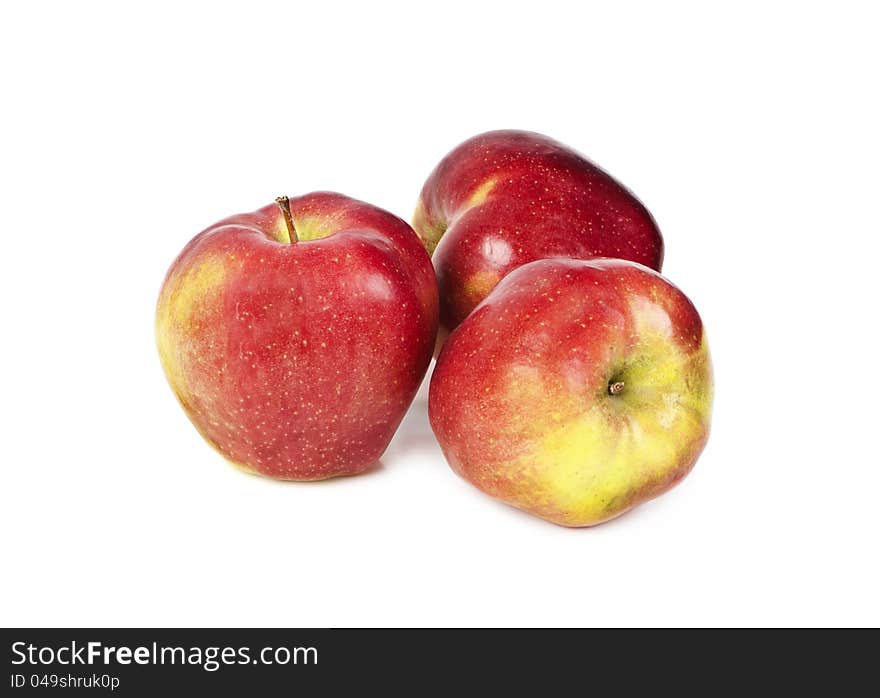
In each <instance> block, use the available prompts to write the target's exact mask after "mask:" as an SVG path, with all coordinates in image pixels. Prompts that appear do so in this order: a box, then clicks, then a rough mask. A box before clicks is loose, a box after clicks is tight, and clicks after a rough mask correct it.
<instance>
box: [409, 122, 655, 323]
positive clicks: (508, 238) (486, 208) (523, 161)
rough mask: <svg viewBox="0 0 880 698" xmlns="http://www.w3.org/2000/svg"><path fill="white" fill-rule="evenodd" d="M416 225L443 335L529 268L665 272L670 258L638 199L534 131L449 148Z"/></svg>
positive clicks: (429, 184) (427, 186)
mask: <svg viewBox="0 0 880 698" xmlns="http://www.w3.org/2000/svg"><path fill="white" fill-rule="evenodd" d="M413 227H414V228H415V230H416V232H417V233H418V234H419V237H421V238H422V241H423V242H424V244H425V247H426V248H427V250H428V251H429V252H431V253H432V254H433V261H434V267H435V269H436V271H437V279H438V282H439V285H440V328H441V338H442V336H444V335H445V333H446V332H448V331H451V330H452V329H454V328H455V327H456V326H457V325H458V324H459V323H460V322H461V321H462V320H464V318H465V317H467V315H468V313H470V312H471V310H473V309H474V307H475V306H476V305H477V303H479V302H480V301H482V300H483V298H485V297H486V295H487V294H488V293H489V291H491V290H492V288H494V286H495V284H497V283H498V281H499V280H501V279H502V278H503V277H504V276H505V275H506V274H507V273H509V272H510V271H511V270H513V269H515V268H516V267H518V266H521V265H522V264H525V263H526V262H531V261H534V260H536V259H543V258H545V257H552V256H565V257H575V258H579V259H590V258H594V257H617V258H620V259H628V260H632V261H634V262H639V263H641V264H644V265H646V266H649V267H651V268H653V269H656V270H657V271H659V270H660V266H661V264H662V262H663V238H662V237H661V235H660V231H659V230H658V228H657V225H656V224H655V223H654V219H653V218H652V217H651V214H650V213H648V211H647V209H646V208H645V207H644V206H643V205H642V204H641V203H640V202H639V200H638V199H636V198H635V197H634V196H633V195H632V194H631V193H630V192H629V191H627V190H626V189H625V188H624V187H623V186H622V185H621V184H619V183H618V182H617V181H616V180H615V179H613V178H612V177H611V176H610V175H608V174H606V173H605V172H603V171H602V170H600V169H599V168H598V167H597V166H596V165H594V164H593V163H591V162H590V161H589V160H587V159H586V158H584V157H583V156H581V155H579V154H578V153H576V152H575V151H573V150H571V149H570V148H568V147H566V146H564V145H562V144H561V143H557V142H556V141H554V140H551V139H550V138H547V137H546V136H542V135H539V134H537V133H529V132H525V131H492V132H489V133H484V134H482V135H480V136H476V137H474V138H471V139H470V140H468V141H465V142H464V143H462V144H461V145H459V146H458V147H457V148H455V149H454V150H453V151H452V152H450V153H449V154H448V155H447V156H446V157H445V158H443V160H442V161H441V162H440V164H439V165H437V167H436V168H435V169H434V171H433V172H432V173H431V175H430V177H428V180H427V182H425V185H424V187H423V189H422V193H421V197H420V199H419V204H418V207H417V209H416V213H415V216H414V219H413ZM435 248H436V249H435Z"/></svg>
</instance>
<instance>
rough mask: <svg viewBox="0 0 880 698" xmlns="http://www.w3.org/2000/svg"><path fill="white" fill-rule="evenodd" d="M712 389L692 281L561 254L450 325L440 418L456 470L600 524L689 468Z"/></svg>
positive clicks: (560, 519)
mask: <svg viewBox="0 0 880 698" xmlns="http://www.w3.org/2000/svg"><path fill="white" fill-rule="evenodd" d="M615 384H617V385H618V388H619V389H620V392H619V394H612V389H611V386H612V385H615ZM712 391H713V388H712V368H711V360H710V357H709V351H708V345H707V343H706V338H705V335H704V332H703V325H702V322H701V320H700V316H699V314H698V313H697V311H696V309H695V308H694V306H693V305H692V304H691V302H690V301H689V300H688V299H687V297H686V296H685V295H684V294H683V293H682V292H681V291H680V290H678V289H677V288H676V287H675V286H673V285H672V284H671V283H669V282H668V281H667V280H666V279H665V278H663V277H662V276H660V275H659V274H658V273H656V272H654V271H652V270H650V269H648V268H647V267H644V266H642V265H640V264H636V263H633V262H626V261H622V260H608V259H597V260H592V261H584V260H573V259H562V258H558V259H547V260H541V261H536V262H532V263H530V264H527V265H524V266H522V267H520V268H519V269H517V270H515V271H513V272H511V273H510V274H509V275H508V276H507V277H505V278H504V280H502V281H501V283H499V284H498V286H497V287H496V288H495V289H494V290H493V291H492V292H491V293H490V294H489V295H488V296H487V298H486V299H485V300H484V301H483V302H482V303H481V304H480V305H479V306H478V307H477V308H476V309H475V310H474V311H473V313H471V315H470V316H469V317H468V318H467V319H466V320H465V321H464V322H463V323H462V324H461V325H459V327H458V328H457V329H456V330H455V331H454V332H452V334H451V335H450V336H449V338H448V339H447V341H446V344H445V346H444V347H443V350H442V351H441V353H440V356H439V357H438V360H437V365H436V367H435V369H434V372H433V375H432V377H431V386H430V394H429V415H430V420H431V426H432V428H433V430H434V433H435V435H436V436H437V440H438V441H439V442H440V446H441V448H442V450H443V453H444V455H445V456H446V458H447V460H448V461H449V464H450V465H451V467H452V469H453V470H454V471H455V472H457V473H458V474H459V475H461V476H462V477H464V478H465V479H466V480H468V481H469V482H471V483H472V484H474V485H476V486H477V487H478V488H479V489H480V490H482V491H483V492H485V493H487V494H489V495H491V496H492V497H495V498H497V499H500V500H501V501H504V502H506V503H508V504H511V505H513V506H516V507H519V508H521V509H523V510H525V511H527V512H530V513H532V514H535V515H537V516H540V517H542V518H544V519H547V520H549V521H552V522H554V523H557V524H561V525H564V526H591V525H594V524H597V523H601V522H603V521H607V520H608V519H611V518H614V517H615V516H619V515H620V514H622V513H623V512H625V511H627V510H628V509H631V508H632V507H634V506H636V505H637V504H639V503H641V502H644V501H646V500H648V499H651V498H653V497H656V496H658V495H660V494H662V493H663V492H665V491H666V490H668V489H669V488H671V487H672V486H673V485H675V484H676V483H678V482H679V481H680V480H681V479H682V478H684V477H685V475H687V474H688V473H689V472H690V470H691V468H692V467H693V466H694V463H695V462H696V460H697V457H698V456H699V454H700V452H701V451H702V449H703V447H704V446H705V444H706V441H707V439H708V435H709V423H710V416H711V404H712Z"/></svg>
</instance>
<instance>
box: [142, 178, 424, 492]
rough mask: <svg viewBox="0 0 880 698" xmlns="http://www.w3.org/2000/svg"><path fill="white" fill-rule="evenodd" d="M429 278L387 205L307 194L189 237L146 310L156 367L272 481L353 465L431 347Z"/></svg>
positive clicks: (204, 424) (398, 406)
mask: <svg viewBox="0 0 880 698" xmlns="http://www.w3.org/2000/svg"><path fill="white" fill-rule="evenodd" d="M436 329H437V287H436V280H435V277H434V272H433V269H432V268H431V262H430V258H429V257H428V255H427V253H426V252H425V250H424V248H423V247H422V245H421V244H420V242H419V239H418V238H417V237H416V235H415V234H414V232H413V230H412V229H411V228H410V226H409V225H407V223H406V222H404V221H402V220H401V219H399V218H398V217H396V216H394V215H392V214H390V213H388V212H386V211H383V210H381V209H379V208H376V207H374V206H371V205H369V204H366V203H363V202H360V201H356V200H354V199H350V198H348V197H345V196H342V195H340V194H333V193H327V192H319V193H314V194H309V195H306V196H302V197H298V198H292V199H289V200H288V199H287V198H286V197H280V198H279V199H278V200H277V202H276V203H274V204H271V205H269V206H266V207H264V208H261V209H259V210H258V211H255V212H253V213H247V214H242V215H237V216H233V217H231V218H227V219H225V220H223V221H220V222H219V223H217V224H215V225H213V226H211V227H210V228H208V229H207V230H205V231H204V232H202V233H200V234H199V235H197V236H196V237H195V238H194V239H193V240H192V241H191V242H190V243H189V244H188V245H187V246H186V248H185V249H184V250H183V252H181V253H180V255H179V256H178V257H177V259H176V260H175V261H174V263H173V264H172V265H171V268H170V270H169V271H168V274H167V276H166V278H165V282H164V284H163V286H162V290H161V293H160V296H159V302H158V307H157V309H156V339H157V343H158V348H159V356H160V358H161V361H162V367H163V368H164V370H165V374H166V376H167V378H168V382H169V383H170V384H171V387H172V389H173V390H174V393H175V394H176V395H177V398H178V400H179V401H180V404H181V405H182V406H183V409H184V410H185V411H186V414H187V415H188V416H189V418H190V420H191V421H192V423H193V424H194V425H195V427H196V428H197V429H198V431H199V432H200V433H201V434H202V436H203V437H204V438H205V440H207V441H208V443H210V444H211V445H212V446H214V448H216V449H217V450H218V451H219V452H220V453H221V454H222V455H223V456H225V457H226V458H227V459H228V460H230V461H231V462H233V463H235V464H236V465H239V466H241V467H242V468H244V469H247V470H250V471H253V472H256V473H260V474H262V475H268V476H271V477H275V478H280V479H289V480H318V479H323V478H328V477H333V476H337V475H351V474H355V473H359V472H361V471H363V470H365V469H367V468H368V467H369V466H370V465H371V464H372V463H374V462H375V461H376V460H377V459H378V458H379V457H380V456H381V454H382V452H383V451H384V450H385V448H386V446H387V445H388V442H389V441H390V440H391V437H392V436H393V434H394V432H395V430H396V429H397V426H398V425H399V424H400V421H401V419H402V418H403V415H404V413H405V412H406V410H407V408H408V406H409V404H410V402H411V401H412V399H413V397H414V396H415V393H416V390H417V389H418V387H419V384H420V383H421V381H422V379H423V377H424V375H425V371H426V369H427V367H428V364H429V362H430V359H431V353H432V350H433V347H434V338H435V334H436Z"/></svg>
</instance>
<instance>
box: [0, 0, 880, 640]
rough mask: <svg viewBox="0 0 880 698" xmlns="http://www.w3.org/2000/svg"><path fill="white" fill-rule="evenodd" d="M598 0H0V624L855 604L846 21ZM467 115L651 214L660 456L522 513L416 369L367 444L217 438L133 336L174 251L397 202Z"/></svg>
mask: <svg viewBox="0 0 880 698" xmlns="http://www.w3.org/2000/svg"><path fill="white" fill-rule="evenodd" d="M609 5H611V3H599V4H597V5H594V6H588V5H586V4H583V3H573V2H566V3H555V2H550V1H548V0H542V2H540V3H524V4H518V3H515V2H511V1H510V0H508V1H507V2H501V3H480V2H473V1H470V2H465V3H457V2H451V1H450V0H444V2H441V3H432V4H430V5H427V4H425V5H422V4H419V3H412V2H411V3H399V4H388V3H359V4H352V5H348V6H344V5H338V4H334V3H330V2H315V3H308V4H305V3H302V4H297V3H292V2H286V3H277V4H264V3H260V2H249V3H246V6H247V10H239V11H233V10H231V9H228V8H226V7H224V6H223V5H222V4H218V3H210V4H206V5H204V6H201V7H200V6H197V5H195V4H193V5H192V6H190V5H189V4H184V3H169V4H167V5H166V4H162V3H155V2H152V3H144V5H143V7H142V8H141V9H132V8H131V7H127V4H126V3H106V4H98V3H89V2H83V3H60V2H59V3H57V4H49V3H40V2H33V3H16V4H15V5H13V4H12V3H6V4H4V5H3V9H2V10H0V79H2V95H0V101H2V107H0V121H2V129H0V208H2V215H0V221H2V241H0V250H2V251H0V261H2V274H0V290H2V321H0V333H2V343H0V371H2V386H0V389H2V403H0V404H2V407H0V409H2V420H0V423H2V443H0V461H2V464H0V468H2V471H0V472H2V484H0V538H2V559H3V572H2V574H0V622H2V624H3V625H92V626H101V625H110V626H117V625H151V626H152V625H209V626H222V625H255V626H287V625H308V626H326V625H333V626H339V625H397V624H407V625H408V624H415V625H423V624H431V625H433V624H440V625H456V624H464V625H521V624H525V625H542V624H552V625H643V624H648V625H656V624H662V625H691V624H698V625H703V624H708V625H717V624H733V625H750V624H758V625H765V624H769V625H787V624H794V625H813V624H820V625H826V624H855V625H876V624H878V623H880V604H878V594H877V589H878V583H880V575H878V554H877V549H878V541H877V537H878V532H880V525H878V524H880V520H878V514H877V511H878V505H877V501H878V497H880V458H878V455H877V443H878V441H877V432H878V425H877V420H878V416H880V410H878V395H880V392H878V391H880V386H878V377H877V368H876V366H877V360H878V343H877V320H878V310H877V301H878V292H877V283H876V279H877V270H876V266H875V259H876V257H877V254H878V252H880V243H878V233H880V224H878V196H880V194H878V192H880V186H878V185H880V177H878V156H880V148H878V135H877V134H878V124H880V110H878V82H877V80H878V77H877V70H878V65H880V51H878V48H877V46H878V44H877V28H878V19H877V17H876V16H875V15H874V14H873V13H872V11H871V10H870V8H871V4H870V3H864V4H855V3H852V4H850V3H843V2H838V3H827V4H826V6H825V9H821V8H819V7H818V5H812V4H806V3H792V4H790V5H789V4H782V3H763V2H762V3H754V4H751V3H737V4H735V5H731V6H730V9H729V10H727V11H723V10H720V9H711V7H710V5H713V4H711V3H693V4H674V5H666V4H665V3H664V4H663V5H664V6H663V7H660V6H659V5H660V4H657V6H654V4H648V3H645V4H630V3H613V5H614V7H613V8H610V7H608V6H609ZM494 128H526V129H532V130H537V131H541V132H544V133H546V134H548V135H551V136H553V137H555V138H557V139H559V140H562V141H563V142H566V143H568V144H570V145H572V146H574V147H576V148H578V149H579V150H581V151H582V152H584V153H586V154H587V155H588V156H589V157H591V158H592V159H594V160H595V161H596V162H597V163H599V164H600V165H602V166H603V167H605V168H606V169H607V170H609V171H610V172H611V173H613V174H614V175H616V176H617V177H618V178H620V179H621V181H623V182H624V183H625V184H626V185H627V186H629V187H630V188H632V189H633V190H634V191H635V192H636V193H637V194H638V196H639V197H640V198H641V199H642V200H643V201H644V202H645V203H646V205H647V206H648V207H649V208H650V209H651V210H652V212H653V213H654V215H655V216H656V218H657V220H658V222H659V224H660V226H661V228H662V230H663V231H664V234H665V238H666V243H667V263H666V265H665V268H664V271H665V273H666V274H667V275H668V276H669V277H670V278H671V279H672V280H674V281H675V282H676V283H677V284H678V285H679V286H680V287H681V288H682V289H684V291H685V292H686V293H688V294H689V295H690V297H691V298H692V300H693V301H694V302H695V304H696V305H697V307H698V308H699V309H700V311H701V313H702V315H703V318H704V320H705V323H706V326H707V328H708V331H709V338H710V345H711V348H712V351H713V354H714V360H715V366H716V381H717V399H716V408H715V414H714V425H713V434H712V437H711V440H710V443H709V445H708V447H707V449H706V451H705V452H704V454H703V456H702V458H701V459H700V462H699V463H698V465H697V467H696V469H695V470H694V472H693V474H692V475H691V476H690V477H689V478H688V479H687V480H686V481H685V482H684V483H683V484H682V485H681V486H680V487H679V488H677V489H676V490H674V491H673V492H671V493H670V494H668V495H666V496H664V497H662V498H661V499H659V500H656V501H655V502H652V503H649V504H647V505H644V506H642V507H641V508H639V509H637V510H636V511H634V512H632V513H631V514H629V515H626V516H624V517H622V518H621V519H619V520H617V521H615V522H612V523H609V524H606V525H603V526H600V527H598V528H595V529H585V530H567V529H563V528H558V527H556V526H553V525H551V524H548V523H545V522H543V521H541V520H539V519H535V518H531V517H529V516H527V515H524V514H521V513H519V512H517V511H515V510H513V509H510V508H508V507H506V506H504V505H501V504H497V503H495V502H493V501H491V500H489V499H488V498H486V497H484V496H483V495H481V494H480V493H478V492H477V491H476V490H474V489H473V488H472V487H471V486H470V485H468V484H467V483H465V482H464V481H462V480H459V479H458V478H457V477H456V476H455V475H454V474H453V473H452V471H450V470H449V468H448V467H447V466H446V465H445V463H444V461H443V458H442V456H441V454H440V451H439V448H438V446H437V444H436V442H435V441H434V439H433V436H432V435H431V432H430V428H429V426H428V423H427V416H426V403H425V397H426V393H425V391H424V390H423V392H422V393H421V394H420V397H419V398H418V399H417V401H416V403H415V404H414V406H413V408H412V410H411V411H410V413H409V414H408V416H407V418H406V420H405V422H404V424H403V427H402V428H401V430H400V431H399V433H398V434H397V436H396V438H395V440H394V442H393V443H392V444H391V446H390V448H389V449H388V452H387V453H386V455H385V456H384V457H383V459H382V464H383V465H382V467H381V468H380V469H378V470H377V471H375V472H373V473H371V474H369V475H365V476H362V477H358V478H349V479H342V480H336V481H331V482H326V483H318V484H283V483H276V482H272V481H269V480H266V479H261V478H257V477H253V476H248V475H245V474H242V473H240V472H238V471H237V470H235V469H233V468H232V467H230V466H228V465H227V464H225V462H224V461H223V460H221V458H220V457H219V456H218V455H216V454H215V453H214V452H213V451H212V450H211V449H210V448H208V447H207V446H206V445H205V444H204V443H203V442H202V440H201V438H200V437H199V436H198V435H197V433H196V431H195V430H194V429H193V428H192V426H191V425H190V424H189V422H188V421H187V419H186V418H185V416H184V415H183V413H182V411H181V410H180V408H179V407H178V406H177V404H176V402H175V400H174V398H173V396H172V393H171V391H170V390H169V389H168V387H167V385H166V383H165V380H164V377H163V375H162V372H161V369H160V367H159V362H158V359H157V355H156V351H155V348H154V341H153V311H154V303H155V299H156V296H157V293H158V290H159V286H160V284H161V281H162V277H163V275H164V273H165V270H166V268H167V266H168V265H169V263H170V262H171V260H172V259H173V258H174V256H175V255H176V254H177V253H178V251H179V250H180V249H181V248H182V247H183V245H184V244H185V243H186V242H187V241H188V240H189V239H190V237H192V236H193V235H194V234H195V233H197V232H198V231H200V230H201V229H202V228H204V227H206V226H207V225H208V224H210V223H212V222H214V221H215V220H217V219H219V218H221V217H224V216H226V215H228V214H232V213H236V212H240V211H248V210H252V209H255V208H257V207H259V206H262V205H265V204H266V203H269V202H271V201H272V199H273V198H274V197H275V196H276V195H278V194H280V193H288V194H291V195H293V194H300V193H305V192H307V191H311V190H315V189H334V190H338V191H341V192H343V193H346V194H349V195H351V196H355V197H358V198H362V199H365V200H367V201H370V202H372V203H375V204H377V205H379V206H382V207H384V208H387V209H390V210H392V211H394V212H396V213H398V214H399V215H401V216H403V217H404V218H407V219H409V217H410V214H411V213H412V211H413V209H414V206H415V202H416V198H417V195H418V192H419V189H420V187H421V185H422V182H423V180H424V178H425V177H426V176H427V174H428V172H429V171H430V169H431V168H432V167H433V166H434V164H435V163H436V162H437V161H438V160H439V158H440V157H441V156H442V155H444V154H445V153H446V152H447V151H448V150H449V149H450V148H452V147H453V146H455V145H456V144H457V143H459V142H460V141H462V140H463V139H465V138H467V137H469V136H471V135H474V134H476V133H479V132H481V131H484V130H489V129H494Z"/></svg>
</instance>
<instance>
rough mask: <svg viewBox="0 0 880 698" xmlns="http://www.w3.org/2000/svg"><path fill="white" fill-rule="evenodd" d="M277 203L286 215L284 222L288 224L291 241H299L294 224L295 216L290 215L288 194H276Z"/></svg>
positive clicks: (283, 214)
mask: <svg viewBox="0 0 880 698" xmlns="http://www.w3.org/2000/svg"><path fill="white" fill-rule="evenodd" d="M275 203H276V204H278V208H280V209H281V215H282V216H284V223H285V225H287V234H288V235H289V236H290V243H291V244H293V243H295V242H299V238H298V237H297V235H296V227H294V225H293V218H291V217H290V199H289V198H288V197H286V196H276V197H275Z"/></svg>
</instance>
